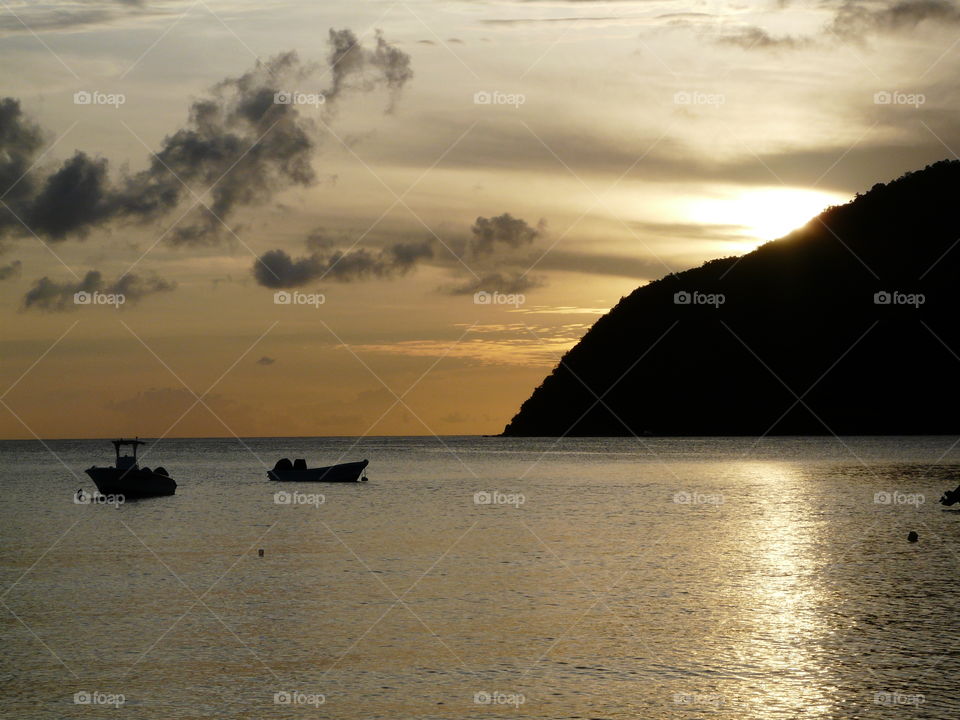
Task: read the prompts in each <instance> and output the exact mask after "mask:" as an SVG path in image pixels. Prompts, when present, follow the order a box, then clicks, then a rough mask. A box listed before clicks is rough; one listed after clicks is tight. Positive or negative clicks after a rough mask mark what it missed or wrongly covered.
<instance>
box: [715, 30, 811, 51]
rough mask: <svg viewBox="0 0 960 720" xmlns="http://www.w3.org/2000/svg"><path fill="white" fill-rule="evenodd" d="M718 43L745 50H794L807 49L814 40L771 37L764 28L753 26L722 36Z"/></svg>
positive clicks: (792, 36) (780, 36)
mask: <svg viewBox="0 0 960 720" xmlns="http://www.w3.org/2000/svg"><path fill="white" fill-rule="evenodd" d="M717 42H719V43H721V44H724V45H736V46H738V47H741V48H743V49H745V50H752V49H754V48H757V49H761V50H770V49H776V48H786V49H790V50H793V49H796V48H801V47H806V46H808V45H810V44H812V42H813V40H812V39H811V38H808V37H802V36H795V35H771V34H770V33H769V32H767V31H766V30H764V29H763V28H761V27H757V26H756V25H752V26H749V27H745V28H741V29H740V30H738V31H736V32H734V33H731V34H729V35H722V36H721V37H720V38H719V39H718V40H717Z"/></svg>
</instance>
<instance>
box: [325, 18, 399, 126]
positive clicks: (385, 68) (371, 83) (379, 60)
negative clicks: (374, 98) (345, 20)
mask: <svg viewBox="0 0 960 720" xmlns="http://www.w3.org/2000/svg"><path fill="white" fill-rule="evenodd" d="M329 40H330V46H331V50H330V56H329V65H330V74H331V76H332V78H333V84H332V86H331V87H330V89H329V90H327V92H326V93H325V95H326V98H327V100H328V101H329V100H336V99H337V98H338V97H339V96H340V94H341V93H342V92H344V91H345V90H347V89H350V88H356V89H360V90H363V91H365V92H366V91H370V90H373V89H375V88H377V87H381V86H385V87H386V88H387V89H388V90H389V91H390V93H391V100H390V104H389V105H388V106H387V112H393V109H394V106H395V104H396V100H397V98H398V96H399V93H400V90H401V89H403V86H404V85H405V84H406V83H407V82H408V81H409V80H410V79H411V78H413V69H412V68H411V67H410V56H409V55H407V54H406V53H405V52H403V51H402V50H400V49H399V48H397V47H395V46H393V45H391V44H390V43H388V42H387V41H386V39H385V38H384V36H383V33H382V32H381V31H380V30H377V33H376V46H375V47H374V48H373V50H368V49H366V48H364V47H363V46H362V45H360V42H359V41H358V40H357V36H356V35H355V34H354V32H353V31H352V30H350V29H349V28H345V29H343V30H334V29H333V28H331V29H330V35H329Z"/></svg>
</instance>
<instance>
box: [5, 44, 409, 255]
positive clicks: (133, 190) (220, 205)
mask: <svg viewBox="0 0 960 720" xmlns="http://www.w3.org/2000/svg"><path fill="white" fill-rule="evenodd" d="M330 42H331V45H332V48H333V49H332V50H331V54H330V58H329V61H330V66H329V71H330V72H331V74H332V76H333V85H332V87H331V88H330V90H328V91H327V93H326V94H325V98H326V103H324V104H323V105H321V107H322V108H323V109H324V111H325V112H328V113H330V112H334V110H335V104H336V102H337V101H338V100H339V98H340V97H341V96H342V95H343V94H345V93H347V92H348V91H353V90H360V91H369V90H373V89H375V88H379V87H385V88H387V89H388V91H389V93H390V103H389V106H388V108H387V109H388V111H390V110H392V109H393V107H394V104H395V102H396V99H397V97H398V95H399V92H400V90H401V89H402V88H403V86H404V85H405V84H406V83H407V81H409V79H410V78H411V77H412V74H413V73H412V70H411V69H410V57H409V56H408V55H407V54H405V53H404V52H403V51H401V50H399V49H398V48H396V47H393V46H392V45H390V44H389V43H387V41H386V40H385V39H384V37H383V35H382V34H381V33H379V32H378V33H377V35H376V45H375V47H374V48H373V49H367V48H364V47H362V46H361V45H360V44H359V43H358V42H357V39H356V36H355V35H354V34H353V32H352V31H351V30H349V29H345V30H331V31H330ZM316 69H317V68H316V67H315V66H314V65H308V64H304V63H303V62H301V61H300V59H299V57H298V55H297V54H296V53H295V52H286V53H282V54H279V55H276V56H275V57H273V58H271V59H269V60H267V61H265V62H258V63H257V64H256V66H255V67H254V68H253V69H252V70H250V71H249V72H247V73H245V74H243V75H241V76H239V77H235V78H227V79H225V80H223V81H221V82H219V83H217V84H216V85H215V86H214V87H213V88H212V89H211V90H210V92H209V93H208V94H207V95H206V96H205V97H203V98H201V99H199V100H197V101H195V102H194V103H193V104H192V105H191V107H190V111H189V116H188V120H187V122H186V124H185V125H184V126H183V127H182V128H180V129H179V130H177V131H176V132H174V133H173V134H171V135H169V136H167V137H166V138H165V139H164V140H163V142H162V143H161V146H160V149H159V150H158V151H157V152H156V153H155V154H154V155H153V157H152V158H151V160H150V163H149V165H148V167H147V168H146V169H145V170H142V171H140V172H137V173H134V174H125V175H122V176H121V177H120V178H117V179H115V180H111V178H110V173H109V167H108V163H107V160H106V159H104V158H94V157H91V156H89V155H88V154H87V153H85V152H83V151H77V152H76V153H75V154H74V155H73V157H71V158H69V159H68V160H66V161H65V162H64V163H63V164H62V165H61V166H60V167H59V168H58V169H56V170H54V171H52V172H49V174H47V175H46V176H45V177H41V178H40V179H31V178H30V177H23V178H22V176H23V175H24V174H25V173H27V171H28V170H29V169H30V167H31V165H32V162H33V159H34V157H35V156H36V154H37V153H38V151H39V149H40V147H41V145H42V141H43V135H42V133H41V132H40V130H39V128H37V127H36V125H34V124H33V123H31V122H29V121H27V120H26V119H25V118H24V117H23V113H22V111H21V109H20V104H19V102H18V101H17V100H15V99H13V98H5V99H3V100H0V182H4V181H6V182H4V186H5V187H7V186H10V185H13V184H14V183H15V182H16V181H17V179H18V178H22V179H21V180H20V182H19V183H17V185H16V186H15V187H14V191H13V192H12V193H10V194H8V195H7V197H6V199H5V202H7V204H8V205H10V207H11V209H12V210H13V213H15V215H16V217H13V216H12V215H13V213H6V214H5V215H4V217H3V218H2V219H0V236H2V235H3V234H4V233H6V234H15V235H26V234H29V232H31V231H32V232H33V233H36V234H37V235H38V236H40V237H43V238H46V239H48V240H51V241H55V242H56V241H63V240H65V239H67V238H69V237H78V238H83V237H84V236H86V235H87V234H88V233H89V232H90V231H91V230H92V229H94V228H97V227H100V226H103V225H106V224H108V223H110V222H113V221H128V222H134V223H141V224H142V223H147V222H152V221H155V220H158V219H159V218H161V217H163V216H164V215H166V214H168V213H170V212H171V211H173V210H174V209H175V208H177V207H178V206H180V205H181V204H183V203H187V202H193V201H196V199H197V198H195V197H194V196H193V192H192V191H191V189H193V190H195V191H197V192H205V191H207V189H208V188H212V189H210V190H209V199H207V198H204V203H205V204H206V203H207V202H208V203H209V207H205V206H204V205H198V206H197V207H196V208H195V209H194V210H193V211H192V212H191V213H190V214H189V216H188V218H187V219H185V221H184V224H183V225H179V226H178V227H176V228H175V229H174V230H172V231H170V232H169V233H167V235H166V238H165V240H166V242H167V243H169V244H171V245H213V244H217V243H219V242H220V241H221V240H222V239H223V238H224V237H225V236H227V235H228V234H229V233H230V230H229V229H228V228H226V227H224V226H225V225H226V224H227V223H228V222H229V220H230V219H231V218H232V217H233V215H234V213H235V211H236V210H237V209H238V208H241V207H246V206H255V205H259V204H262V203H264V202H267V201H268V200H270V199H271V198H272V197H274V196H275V195H276V194H277V193H278V192H280V191H282V190H284V189H287V188H290V187H294V186H309V185H311V184H313V183H314V182H315V181H316V174H315V171H314V169H313V164H312V162H313V159H314V156H315V155H316V154H317V151H318V142H317V140H316V139H315V138H316V135H317V133H316V129H315V127H314V123H313V122H312V120H311V118H310V117H309V115H308V114H307V111H305V110H303V108H301V107H299V106H298V105H297V104H295V103H286V102H282V101H278V97H280V94H281V93H283V92H291V91H295V90H296V88H297V84H298V83H299V82H301V81H304V80H305V79H306V78H308V77H309V76H310V74H311V73H313V72H314V71H315V70H316ZM309 112H313V111H312V110H311V111H309ZM37 174H40V173H37ZM17 217H18V218H19V220H17ZM24 225H26V226H28V227H24ZM28 228H29V229H28Z"/></svg>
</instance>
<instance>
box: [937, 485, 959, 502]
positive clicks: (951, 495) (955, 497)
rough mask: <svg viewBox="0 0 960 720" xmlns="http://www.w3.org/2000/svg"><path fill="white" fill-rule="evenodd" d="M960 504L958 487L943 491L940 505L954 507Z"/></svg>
mask: <svg viewBox="0 0 960 720" xmlns="http://www.w3.org/2000/svg"><path fill="white" fill-rule="evenodd" d="M958 502H960V486H957V489H956V490H945V491H944V493H943V495H941V496H940V504H941V505H946V506H947V507H950V506H951V505H956V504H957V503H958Z"/></svg>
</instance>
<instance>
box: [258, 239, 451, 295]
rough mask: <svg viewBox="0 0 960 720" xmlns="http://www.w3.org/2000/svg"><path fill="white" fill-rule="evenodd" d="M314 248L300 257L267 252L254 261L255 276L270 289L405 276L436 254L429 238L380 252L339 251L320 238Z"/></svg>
mask: <svg viewBox="0 0 960 720" xmlns="http://www.w3.org/2000/svg"><path fill="white" fill-rule="evenodd" d="M311 237H315V236H314V235H311ZM308 242H309V241H308ZM311 247H312V248H313V249H314V251H313V252H312V253H311V254H309V255H306V256H304V257H300V258H292V257H290V255H288V254H287V253H286V251H284V250H270V251H268V252H265V253H264V254H263V255H261V256H260V257H259V258H258V259H257V260H256V262H254V264H253V276H254V278H256V281H257V282H258V283H259V284H260V285H263V286H264V287H268V288H292V287H299V286H301V285H305V284H307V283H309V282H315V281H319V280H330V281H331V282H353V281H356V280H370V279H376V278H381V279H385V278H392V277H397V276H399V275H405V274H406V273H408V272H410V271H411V270H412V269H413V268H414V267H415V266H416V265H417V263H418V262H420V261H421V260H426V259H429V258H431V257H433V248H432V247H431V245H430V243H429V242H426V241H424V242H422V243H395V244H393V245H390V246H388V247H386V248H384V249H382V250H379V251H378V252H371V251H369V250H367V249H365V248H360V249H359V250H347V251H342V250H335V249H333V248H331V247H330V245H329V244H328V243H324V244H318V242H317V240H316V239H314V241H313V244H312V245H311Z"/></svg>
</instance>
